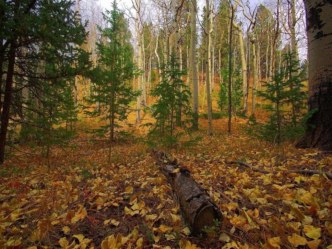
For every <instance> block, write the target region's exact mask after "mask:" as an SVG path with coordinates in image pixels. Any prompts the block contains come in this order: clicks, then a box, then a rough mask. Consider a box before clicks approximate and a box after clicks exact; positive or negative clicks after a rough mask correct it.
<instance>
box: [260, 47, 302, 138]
mask: <svg viewBox="0 0 332 249" xmlns="http://www.w3.org/2000/svg"><path fill="white" fill-rule="evenodd" d="M283 64H284V67H282V68H281V69H280V71H279V72H276V73H275V75H274V76H273V77H272V80H271V81H270V82H267V83H266V84H265V88H266V89H265V91H259V92H258V95H259V96H261V97H262V98H263V99H265V100H267V101H269V102H270V103H271V104H270V105H267V107H266V109H267V110H268V111H270V113H271V116H270V119H269V122H268V123H267V124H266V125H265V126H263V133H262V135H263V136H264V137H267V138H269V139H271V140H273V141H275V142H276V143H277V144H279V143H280V142H282V140H283V139H284V138H285V137H286V136H287V137H290V136H291V135H293V134H292V133H295V135H297V134H296V133H298V131H297V130H301V127H299V119H300V118H302V117H303V114H302V115H301V109H302V110H303V107H304V99H305V94H304V92H303V91H302V88H303V84H302V75H303V71H301V69H300V67H299V63H298V61H296V59H295V57H294V54H292V53H287V54H285V55H284V60H283ZM289 105H290V106H291V108H290V109H291V110H290V111H289V108H287V106H289ZM289 116H290V117H291V118H288V117H289Z"/></svg>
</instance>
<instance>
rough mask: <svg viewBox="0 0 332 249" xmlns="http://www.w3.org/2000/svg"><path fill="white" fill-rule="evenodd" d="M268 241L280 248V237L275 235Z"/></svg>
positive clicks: (274, 246)
mask: <svg viewBox="0 0 332 249" xmlns="http://www.w3.org/2000/svg"><path fill="white" fill-rule="evenodd" d="M267 243H268V244H269V245H270V246H272V247H273V248H280V237H273V238H270V239H268V241H267Z"/></svg>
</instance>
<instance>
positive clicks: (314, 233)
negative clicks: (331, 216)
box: [303, 225, 321, 239]
mask: <svg viewBox="0 0 332 249" xmlns="http://www.w3.org/2000/svg"><path fill="white" fill-rule="evenodd" d="M303 231H304V233H305V235H306V236H307V237H308V238H310V239H319V238H320V236H321V229H320V228H319V227H314V226H311V225H304V227H303Z"/></svg>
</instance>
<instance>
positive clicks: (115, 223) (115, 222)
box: [111, 219, 120, 227]
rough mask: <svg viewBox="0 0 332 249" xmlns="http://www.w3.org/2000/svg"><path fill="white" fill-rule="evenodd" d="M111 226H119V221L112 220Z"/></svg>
mask: <svg viewBox="0 0 332 249" xmlns="http://www.w3.org/2000/svg"><path fill="white" fill-rule="evenodd" d="M111 224H112V225H113V226H116V227H117V226H118V225H119V224H120V221H117V220H114V219H112V220H111Z"/></svg>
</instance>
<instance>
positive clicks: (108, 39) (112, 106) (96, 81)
mask: <svg viewBox="0 0 332 249" xmlns="http://www.w3.org/2000/svg"><path fill="white" fill-rule="evenodd" d="M104 20H105V22H106V25H107V26H106V28H104V29H101V30H100V31H101V39H100V41H99V43H98V44H97V47H98V54H99V59H98V66H97V67H96V68H95V69H94V73H93V75H92V79H93V82H92V93H93V94H92V95H91V98H90V102H91V103H97V102H98V103H99V105H100V107H101V108H99V109H98V110H96V111H93V112H89V113H90V114H91V115H94V116H96V115H102V118H103V119H104V120H105V121H106V122H107V124H106V125H105V126H103V127H101V129H100V131H101V132H103V133H108V134H109V135H108V137H109V160H110V157H111V152H112V146H111V145H112V142H113V141H114V138H115V135H114V134H115V128H116V126H117V124H116V122H117V121H118V120H124V119H125V118H126V117H127V114H128V109H129V108H128V105H129V104H130V102H131V101H132V100H133V99H134V98H135V97H136V96H137V95H138V93H137V92H135V91H133V90H132V88H131V86H130V84H129V81H130V80H131V79H132V78H133V77H134V70H135V66H134V63H133V48H132V46H131V44H130V32H129V29H128V23H127V20H126V19H125V17H124V14H123V13H122V12H121V11H120V10H119V9H118V7H117V4H116V1H114V2H113V9H112V10H111V11H106V13H105V14H104Z"/></svg>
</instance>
